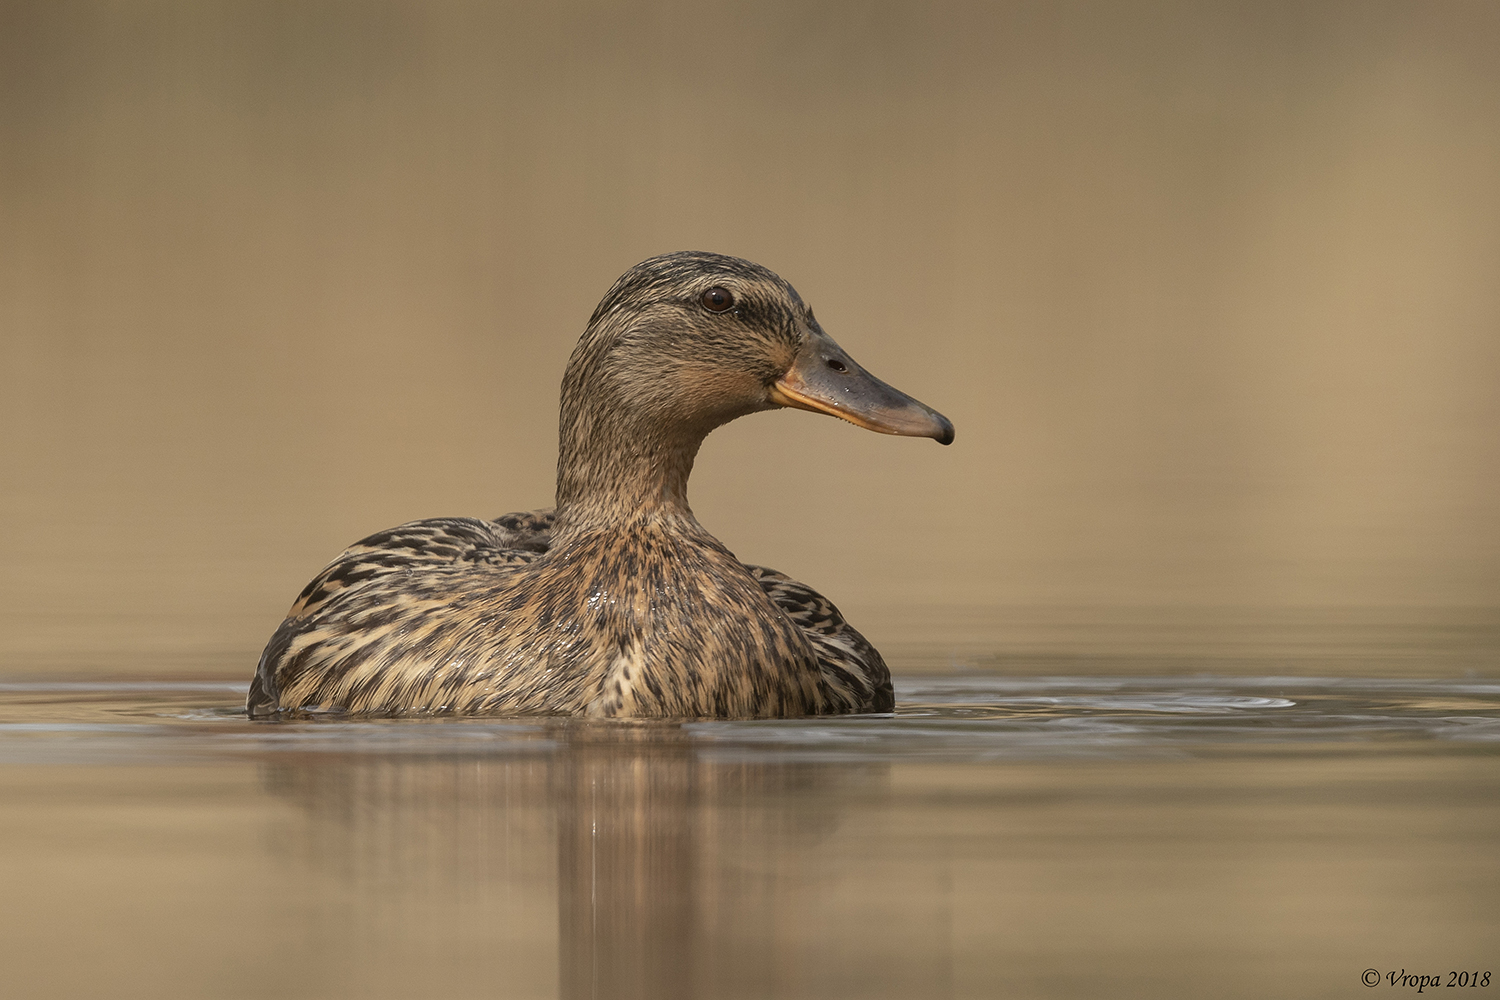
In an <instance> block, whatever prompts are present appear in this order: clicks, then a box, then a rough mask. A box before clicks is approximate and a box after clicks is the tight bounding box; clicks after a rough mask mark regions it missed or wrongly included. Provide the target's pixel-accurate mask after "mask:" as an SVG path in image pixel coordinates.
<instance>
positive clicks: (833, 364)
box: [828, 358, 849, 372]
mask: <svg viewBox="0 0 1500 1000" xmlns="http://www.w3.org/2000/svg"><path fill="white" fill-rule="evenodd" d="M828 367H829V368H832V369H833V370H834V371H836V372H846V371H848V370H849V368H848V366H847V365H845V364H844V363H843V362H842V361H840V360H839V359H838V358H829V359H828Z"/></svg>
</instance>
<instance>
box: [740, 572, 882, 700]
mask: <svg viewBox="0 0 1500 1000" xmlns="http://www.w3.org/2000/svg"><path fill="white" fill-rule="evenodd" d="M745 568H746V569H747V570H749V571H750V575H751V576H753V577H755V579H756V581H757V582H758V583H759V584H760V586H761V589H762V590H764V591H765V592H766V596H767V597H769V598H770V599H771V602H772V603H773V604H775V605H776V606H777V607H778V608H780V609H781V610H782V611H784V612H786V614H787V616H788V617H790V618H791V619H792V621H794V622H796V623H797V625H798V626H799V627H801V629H802V634H803V635H804V636H805V637H806V639H807V641H808V642H809V643H810V644H811V645H812V648H813V651H814V652H815V653H817V654H818V667H819V669H820V670H821V672H822V675H823V686H824V689H825V693H826V694H827V695H828V697H829V699H830V701H831V702H832V703H833V704H835V705H841V706H843V707H841V708H836V709H833V710H834V711H842V712H890V711H894V710H895V707H896V698H895V694H894V693H893V692H892V690H891V672H890V670H889V669H888V668H887V667H886V665H885V660H883V659H881V656H880V653H879V652H878V651H877V650H876V649H875V647H874V646H872V645H870V641H869V640H868V639H866V638H865V637H864V636H862V635H860V634H859V633H858V632H857V631H855V629H854V627H853V626H852V625H850V624H849V623H848V622H846V621H844V616H843V615H842V614H840V613H839V609H838V608H836V607H834V606H833V602H832V601H830V600H829V599H828V598H826V597H824V596H823V595H822V594H820V593H818V592H817V591H816V590H813V589H812V588H811V587H809V586H808V585H807V584H805V583H798V582H797V581H796V580H793V579H792V578H791V577H789V576H787V575H786V574H785V573H778V572H776V571H775V570H774V569H767V568H766V567H764V566H748V565H747V566H746V567H745Z"/></svg>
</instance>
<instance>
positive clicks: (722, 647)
mask: <svg viewBox="0 0 1500 1000" xmlns="http://www.w3.org/2000/svg"><path fill="white" fill-rule="evenodd" d="M714 286H719V287H726V288H729V289H730V290H731V291H732V292H733V293H734V296H735V309H734V310H733V311H732V312H731V313H728V314H725V315H715V314H710V313H708V312H706V311H705V310H704V309H703V308H702V307H701V306H699V304H698V303H699V299H700V297H701V296H702V295H703V292H704V290H705V289H707V288H709V287H714ZM809 331H815V332H816V333H817V334H819V335H821V331H820V330H819V329H818V328H817V323H816V320H814V319H813V318H812V313H811V311H810V310H808V309H807V307H806V306H805V305H804V304H803V303H802V301H801V299H800V298H798V296H797V294H796V292H795V291H794V290H793V289H792V288H791V286H790V285H787V284H786V283H785V282H784V281H782V280H781V279H780V278H778V277H777V276H776V275H774V274H772V273H771V272H770V271H767V270H765V269H764V268H761V267H759V266H758V265H754V264H750V263H748V262H746V261H740V260H737V259H735V258H731V257H722V256H719V255H714V254H670V255H667V256H665V257H660V258H654V259H653V260H651V261H646V262H644V263H643V264H641V265H638V266H637V267H636V268H633V269H632V270H631V271H629V272H627V273H626V275H624V276H623V277H622V278H621V279H620V280H619V281H618V282H616V284H615V286H614V287H613V288H612V289H611V290H610V291H609V293H608V294H606V296H605V298H604V300H603V301H602V302H601V303H600V305H599V308H598V309H597V310H596V311H595V313H594V315H593V317H592V318H591V320H590V322H589V326H588V329H587V330H586V331H585V333H584V335H583V337H582V338H581V339H580V341H579V344H578V346H577V348H576V349H575V350H574V352H573V357H572V359H571V360H570V361H569V364H568V369H567V373H566V374H565V376H564V380H563V393H562V415H561V421H560V426H561V447H560V454H559V459H558V490H557V500H558V503H557V507H556V508H555V509H549V510H538V511H531V512H528V513H517V514H507V515H504V516H503V517H500V518H497V519H495V520H493V521H487V520H481V519H477V518H439V519H433V520H425V521H413V522H411V523H409V524H403V525H400V526H398V527H396V528H392V529H390V530H388V531H382V532H380V533H378V534H375V535H371V536H369V537H368V538H365V539H363V540H361V541H359V542H356V543H355V544H354V545H352V546H350V548H349V549H347V550H346V551H345V552H344V553H343V554H341V555H340V556H339V557H338V558H337V559H335V560H334V561H333V562H332V563H330V564H329V565H328V567H327V568H325V569H324V570H323V571H322V572H321V573H319V574H318V575H317V576H316V577H315V578H314V579H313V580H312V581H311V582H310V583H309V584H308V585H307V586H306V587H305V588H304V589H303V591H302V592H301V594H299V595H298V596H297V599H296V600H295V601H294V602H293V604H292V607H291V609H290V610H289V611H288V613H287V617H286V620H285V621H284V622H283V623H282V625H281V627H280V628H279V629H277V631H276V633H275V634H274V635H273V636H272V637H271V640H270V642H269V643H268V644H267V646H266V649H265V652H264V654H263V655H262V657H261V660H260V664H259V667H258V669H257V671H256V676H255V679H254V681H253V682H252V684H251V687H250V693H249V698H248V701H247V707H248V710H249V713H250V715H251V716H253V717H265V716H271V715H276V714H278V713H304V712H350V713H366V714H384V715H401V714H434V713H460V714H569V715H590V716H601V717H610V716H653V717H691V718H698V717H715V718H764V717H784V716H800V715H818V714H829V713H847V712H872V711H873V712H886V711H890V710H891V708H892V707H893V699H892V695H891V683H890V674H889V672H888V670H887V669H886V665H885V663H884V661H883V660H882V659H881V658H880V654H879V653H877V652H876V651H875V649H874V648H873V647H872V646H871V645H870V644H869V643H868V642H867V641H865V639H864V637H863V636H861V635H860V634H859V633H858V632H856V631H855V630H854V629H853V628H851V627H850V626H849V625H848V624H847V623H846V622H845V621H844V619H843V617H842V616H841V615H840V614H839V612H838V609H837V608H835V607H834V606H833V605H832V604H831V603H830V602H829V601H828V600H827V599H825V598H824V597H822V596H821V595H819V594H818V593H816V592H815V591H813V590H811V589H810V588H808V587H806V586H804V585H802V584H800V583H797V582H796V581H794V580H791V579H790V578H788V577H786V576H784V575H782V574H780V573H777V572H775V571H773V570H768V569H764V568H762V567H758V566H746V565H744V564H742V563H741V562H740V561H739V560H738V559H736V558H735V557H734V555H733V554H732V553H730V552H729V551H728V550H727V549H726V548H724V546H723V545H721V544H720V543H719V542H718V541H717V540H716V539H715V538H714V537H713V536H712V535H710V534H709V533H708V532H707V531H705V530H704V529H703V528H702V526H701V525H699V524H698V522H697V520H696V519H695V518H694V517H693V515H692V511H691V509H690V508H689V507H688V504H687V492H686V490H687V480H688V476H689V474H690V473H691V470H692V464H693V459H694V456H695V455H696V453H697V449H698V446H699V444H700V443H701V442H702V440H703V437H704V436H705V435H706V434H707V433H708V432H709V431H710V430H712V429H713V428H714V427H716V426H718V425H720V424H722V423H724V422H725V421H727V420H731V419H733V418H735V417H737V416H740V415H742V414H745V413H750V412H754V411H755V410H759V409H768V408H771V407H772V406H773V405H775V404H773V403H772V402H770V401H768V395H767V393H768V387H769V386H770V385H771V383H772V381H773V380H774V379H776V378H777V377H778V376H779V375H781V374H782V373H784V372H785V371H786V370H787V366H788V365H790V364H791V361H792V358H793V357H794V355H795V354H796V352H797V351H798V349H799V345H800V344H801V343H803V342H804V341H805V339H806V338H807V337H809V336H811V335H812V334H811V333H810V332H809Z"/></svg>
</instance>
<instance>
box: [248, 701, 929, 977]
mask: <svg viewBox="0 0 1500 1000" xmlns="http://www.w3.org/2000/svg"><path fill="white" fill-rule="evenodd" d="M506 743H507V744H508V747H507V750H506V752H505V753H503V754H487V755H484V756H474V757H456V756H455V757H443V758H438V759H433V758H423V757H422V756H420V755H415V754H412V755H403V756H390V757H381V758H368V757H367V758H366V759H358V758H356V757H353V756H337V755H335V756H333V757H331V758H328V757H324V758H323V759H318V757H319V756H321V755H309V756H308V757H305V758H302V759H300V760H294V761H287V760H286V759H285V758H284V757H283V758H281V759H280V760H278V761H276V762H274V763H271V762H268V763H267V764H266V765H265V770H264V772H263V774H264V779H265V781H266V783H267V785H268V787H269V788H270V789H271V790H272V791H273V792H275V793H276V794H277V795H278V796H280V797H283V798H285V799H287V800H289V801H291V802H293V803H295V804H296V806H297V807H298V813H300V815H301V816H302V819H301V820H300V821H297V822H295V823H294V824H293V825H292V826H291V827H290V828H289V832H288V834H287V835H286V836H285V837H284V839H283V841H282V844H283V849H285V850H289V851H291V852H294V853H296V854H299V855H302V858H303V864H305V866H306V869H307V870H308V872H309V876H308V883H309V884H313V885H318V884H321V885H324V886H325V890H324V898H325V906H326V907H327V908H326V909H325V910H324V911H322V912H321V913H319V914H318V915H317V917H316V921H317V925H318V926H317V928H316V930H311V929H310V930H308V931H307V932H299V933H296V934H294V935H293V937H294V938H295V939H296V940H297V941H298V945H297V947H301V948H304V949H308V950H313V949H319V950H320V953H319V954H317V955H306V956H303V959H304V960H303V961H300V962H296V965H298V966H299V967H302V968H313V969H326V973H327V975H328V976H329V983H330V984H335V985H339V986H340V988H341V989H345V990H348V989H349V988H350V987H351V986H353V987H355V989H354V991H353V995H358V993H359V991H360V990H365V989H368V990H369V992H368V993H366V994H365V995H399V994H401V991H402V989H405V988H408V987H407V986H406V985H405V984H415V985H412V986H410V987H409V988H411V989H418V988H419V987H420V988H419V989H418V991H419V992H421V994H422V995H494V996H512V995H518V996H519V995H544V996H547V995H561V996H563V997H567V998H582V997H594V998H604V997H617V998H625V997H667V998H670V997H695V996H701V997H733V996H746V997H750V996H770V995H776V994H777V993H779V992H780V993H784V992H785V989H786V987H788V986H789V985H792V984H797V985H798V986H799V989H798V990H797V992H798V995H808V996H819V995H835V994H839V993H841V992H843V991H844V988H845V987H848V986H849V985H850V984H853V983H865V984H866V985H867V986H869V987H870V988H868V989H863V991H862V993H861V995H892V996H895V995H913V994H912V993H911V992H910V991H911V990H913V989H918V988H919V987H920V986H931V985H932V984H933V982H934V979H933V977H934V975H937V976H938V977H939V978H941V975H942V973H941V971H940V970H937V971H935V970H934V969H933V968H931V967H930V966H932V964H933V961H932V960H931V958H932V953H933V952H937V953H938V955H939V957H941V951H940V949H939V948H933V947H931V943H930V942H926V943H927V944H928V945H929V950H928V952H927V953H924V954H923V955H922V957H921V958H917V959H916V961H913V957H914V956H913V954H912V953H911V952H910V951H904V952H903V953H901V954H897V953H896V952H895V950H894V949H890V953H889V954H886V953H884V951H885V950H886V949H885V948H883V947H876V948H874V949H872V948H871V947H870V944H871V941H870V938H869V932H870V929H869V927H868V926H867V922H868V920H869V917H870V914H869V912H868V910H867V909H866V910H863V911H860V909H859V904H858V901H850V900H848V899H840V897H839V895H838V893H837V891H835V890H836V888H837V885H838V880H839V875H838V872H839V871H840V870H842V867H843V864H844V863H845V862H846V861H847V863H848V864H849V866H850V871H854V870H855V869H858V870H859V871H863V865H857V864H856V861H857V857H856V856H857V855H858V854H859V853H860V847H859V839H858V835H859V834H860V833H861V832H863V831H861V830H860V829H859V820H860V816H861V815H862V813H861V805H862V804H863V805H868V804H869V803H870V802H871V801H872V800H876V801H883V800H884V799H885V797H886V795H887V791H888V789H887V784H888V775H889V765H888V764H885V763H878V762H877V763H871V764H859V763H853V764H851V763H849V762H842V763H839V764H836V765H830V764H823V763H807V762H793V761H785V760H781V761H777V760H767V759H764V758H756V757H742V756H736V755H733V754H726V755H725V756H722V757H721V756H718V755H716V754H714V753H713V752H711V751H705V748H704V741H702V740H701V739H699V740H696V741H695V740H692V739H690V736H689V734H687V733H685V732H684V731H683V729H682V727H681V726H679V725H676V724H671V723H652V722H642V723H634V724H631V723H604V724H600V723H591V722H569V721H562V720H559V721H558V722H556V723H550V724H544V725H538V726H536V727H535V728H534V731H533V732H532V733H531V734H530V735H529V737H523V738H522V739H519V740H510V739H507V740H506ZM845 837H852V840H851V842H850V843H848V844H845V843H843V841H842V840H841V838H845ZM830 859H833V862H834V863H833V865H832V870H830ZM554 879H555V881H554ZM554 905H555V910H554V908H553V907H554ZM554 912H555V913H556V923H555V924H550V925H547V926H542V924H543V923H544V922H547V921H549V918H550V915H551V914H552V913H554ZM944 930H946V928H944ZM901 934H902V935H903V942H904V943H909V942H910V941H912V940H915V941H917V942H918V943H924V942H922V935H923V934H924V931H923V929H922V928H920V927H915V926H914V927H902V928H901ZM876 938H877V939H878V938H879V935H878V934H877V935H876ZM413 942H418V943H421V942H425V950H423V951H422V952H421V953H416V954H414V953H412V952H411V951H410V950H409V949H412V948H413V947H414V944H413ZM554 942H555V945H554ZM830 945H832V947H830ZM554 946H555V958H554V957H553V955H554V952H553V948H554ZM402 949H408V950H406V951H403V950H402ZM939 964H941V963H939ZM485 982H488V983H489V984H490V987H489V988H488V989H485V988H482V984H483V983H485ZM307 985H308V986H309V987H314V986H317V985H318V984H307ZM824 987H827V988H828V990H829V991H831V992H828V991H825V990H824ZM891 990H895V992H891ZM902 991H906V992H902Z"/></svg>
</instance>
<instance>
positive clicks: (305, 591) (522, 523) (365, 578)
mask: <svg viewBox="0 0 1500 1000" xmlns="http://www.w3.org/2000/svg"><path fill="white" fill-rule="evenodd" d="M552 522H553V514H552V511H551V510H550V509H546V510H533V511H525V512H522V513H515V514H504V515H502V516H500V517H497V518H495V520H493V521H485V520H482V519H480V518H477V517H435V518H430V519H428V520H424V521H409V522H407V523H406V524H402V525H398V526H397V527H394V528H390V529H388V530H386V531H380V532H376V533H375V534H373V535H370V536H369V537H368V538H362V539H360V540H359V541H357V542H355V543H354V544H353V545H351V546H349V547H348V548H347V549H345V550H344V551H343V553H342V554H340V555H339V557H338V558H337V559H335V560H334V561H333V562H331V563H329V564H328V565H327V566H326V567H324V569H323V571H322V572H321V573H319V574H318V575H317V576H315V577H313V579H312V581H311V582H310V583H309V584H308V585H307V586H306V587H304V588H302V593H300V594H298V595H297V599H296V600H295V601H293V602H292V606H291V608H290V609H289V610H288V611H287V614H286V620H285V621H283V622H282V623H281V627H280V628H278V629H277V630H276V634H275V635H273V636H271V641H270V642H269V643H267V644H266V649H265V652H264V653H262V654H261V658H260V665H259V667H258V669H257V670H256V672H255V680H254V681H252V682H251V685H250V695H249V698H248V699H247V708H248V710H249V713H250V715H251V716H252V717H255V716H258V715H265V714H268V713H271V712H274V711H276V695H275V681H274V675H275V669H276V665H277V664H278V663H279V662H280V660H281V658H282V656H283V655H284V654H285V653H286V651H287V648H288V647H289V646H290V645H291V642H292V640H293V639H295V638H296V637H297V636H298V635H299V634H300V633H301V632H303V631H304V630H305V629H306V628H308V627H310V626H311V625H312V623H313V620H314V619H316V617H317V616H318V614H319V612H321V611H323V610H325V609H326V608H328V607H329V605H330V604H331V603H333V602H334V601H335V600H337V599H338V598H339V596H340V595H342V594H345V593H346V592H347V591H350V590H353V589H355V588H357V587H359V586H361V585H362V584H365V583H368V582H369V581H371V580H374V579H377V578H379V577H383V576H386V575H388V574H391V573H399V572H404V571H407V570H414V569H437V568H440V567H444V566H459V565H463V564H471V565H486V566H520V565H524V564H526V563H529V562H531V561H532V560H533V559H535V558H536V557H537V556H539V555H541V554H542V553H544V552H546V551H547V548H548V546H549V545H550V543H551V533H552Z"/></svg>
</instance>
